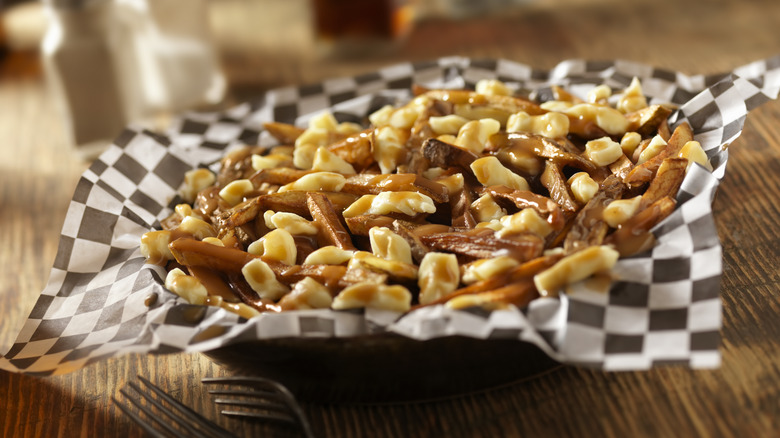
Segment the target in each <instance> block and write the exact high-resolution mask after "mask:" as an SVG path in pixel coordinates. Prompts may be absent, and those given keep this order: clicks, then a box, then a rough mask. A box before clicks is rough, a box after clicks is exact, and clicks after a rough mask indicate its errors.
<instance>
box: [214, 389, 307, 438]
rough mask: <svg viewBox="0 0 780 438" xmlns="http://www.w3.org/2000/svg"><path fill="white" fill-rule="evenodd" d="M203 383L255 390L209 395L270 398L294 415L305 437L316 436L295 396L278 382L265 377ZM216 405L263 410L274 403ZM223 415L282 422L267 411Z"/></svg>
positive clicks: (233, 401) (220, 401)
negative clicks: (279, 402) (238, 386)
mask: <svg viewBox="0 0 780 438" xmlns="http://www.w3.org/2000/svg"><path fill="white" fill-rule="evenodd" d="M201 381H202V382H203V383H205V384H207V385H210V384H223V385H243V386H248V387H250V388H252V389H253V390H251V391H247V390H231V389H223V390H209V393H210V394H213V395H238V396H249V397H258V398H265V399H269V398H270V399H272V400H275V401H281V402H282V403H283V406H284V407H286V408H287V409H289V411H291V414H292V415H291V417H290V418H291V419H292V420H293V422H297V423H298V424H299V425H300V427H301V429H303V432H304V434H305V436H306V437H308V438H313V437H314V434H313V433H312V431H311V426H310V425H309V422H308V420H307V419H306V415H305V414H304V413H303V409H301V406H300V405H299V404H298V402H297V401H296V400H295V396H293V394H292V393H291V392H290V390H289V389H287V387H285V386H284V385H282V384H281V383H279V382H276V381H274V380H271V379H266V378H263V377H206V378H203V379H201ZM268 388H270V389H271V391H269V390H268ZM215 403H218V404H229V405H234V406H244V407H260V408H262V409H270V408H269V407H267V406H268V405H269V404H272V403H265V404H263V403H262V402H260V403H256V402H253V401H247V400H241V399H217V400H215ZM276 406H279V405H276ZM222 414H223V415H227V416H232V417H249V418H263V419H277V420H281V419H280V418H279V417H278V416H272V415H271V414H272V413H271V412H267V411H266V412H250V411H228V410H223V411H222ZM288 421H289V420H288Z"/></svg>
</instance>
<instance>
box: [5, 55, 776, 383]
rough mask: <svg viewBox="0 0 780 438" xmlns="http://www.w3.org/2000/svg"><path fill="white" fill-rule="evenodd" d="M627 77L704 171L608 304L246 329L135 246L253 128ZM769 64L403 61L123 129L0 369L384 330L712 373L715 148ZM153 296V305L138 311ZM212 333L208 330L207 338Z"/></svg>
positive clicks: (755, 93) (580, 360)
mask: <svg viewBox="0 0 780 438" xmlns="http://www.w3.org/2000/svg"><path fill="white" fill-rule="evenodd" d="M634 76H636V77H638V78H639V79H641V81H642V86H643V91H644V92H645V94H646V95H647V97H648V98H649V100H650V102H672V103H675V104H678V105H679V110H678V111H676V112H675V113H674V114H672V116H671V117H670V122H671V123H672V124H673V125H674V124H676V123H679V122H681V121H682V120H687V121H689V122H690V123H691V125H692V126H693V128H694V130H695V132H696V133H697V135H696V138H697V140H699V141H700V142H701V143H702V145H703V146H704V148H705V150H706V151H707V153H708V155H709V156H710V158H711V163H712V164H713V166H714V167H715V172H714V173H713V174H710V173H709V172H707V171H705V170H703V169H702V168H699V167H696V168H694V170H693V171H692V172H689V174H688V176H687V177H686V180H685V182H684V184H683V187H682V189H681V191H680V194H679V201H681V206H680V207H679V208H678V209H677V210H676V211H675V213H674V214H673V215H672V216H670V217H669V218H668V219H667V220H665V221H664V222H663V223H662V224H660V225H659V226H658V227H657V229H656V230H655V233H656V236H657V239H658V245H657V246H656V247H655V248H654V249H653V250H652V251H650V252H648V253H646V254H642V255H639V256H635V257H631V258H626V259H621V260H620V261H619V262H618V264H617V267H616V268H615V270H614V274H615V276H616V278H617V281H615V282H614V283H613V286H612V288H611V289H610V290H609V291H608V293H604V292H603V291H601V292H600V291H597V290H591V289H592V288H593V287H594V285H593V284H589V283H582V284H578V285H575V287H573V288H572V289H571V290H569V291H568V292H567V293H566V294H564V295H562V296H561V298H560V299H549V298H545V299H539V300H536V301H534V302H532V303H531V305H530V306H529V307H528V309H525V310H524V311H518V310H504V311H496V312H492V313H487V312H484V311H455V310H451V309H446V308H444V307H442V306H439V307H429V308H423V309H420V310H418V311H415V312H412V313H410V314H407V315H405V316H404V317H402V318H400V319H397V317H398V315H396V314H392V313H388V312H382V311H376V310H371V309H368V310H365V311H363V310H360V311H341V312H337V311H330V310H311V311H298V312H288V313H283V314H265V315H261V316H260V317H257V318H253V319H252V320H249V321H246V320H243V319H241V318H239V317H237V316H236V315H234V314H232V313H229V312H226V311H224V310H222V309H218V308H213V307H210V308H202V307H197V306H192V305H189V304H187V303H184V302H182V300H181V299H179V298H177V297H176V296H175V295H173V294H171V293H169V292H167V291H166V290H165V289H164V287H163V286H162V281H163V278H164V272H163V271H162V269H161V268H159V267H156V266H152V265H147V264H145V263H144V259H143V257H142V256H141V255H140V251H139V240H140V237H141V235H142V234H143V233H145V232H146V231H149V230H150V229H152V228H155V227H157V226H159V221H160V220H161V219H162V218H164V217H166V216H167V215H169V214H170V212H171V207H172V206H173V205H175V204H176V203H178V202H180V199H179V198H178V195H177V189H178V187H179V186H180V184H181V182H182V180H183V175H184V172H186V171H187V170H189V169H192V168H194V167H198V166H208V165H213V164H214V163H216V162H217V161H218V160H219V158H220V157H221V156H222V155H223V154H224V152H225V150H227V149H229V148H231V147H234V146H237V145H241V144H261V145H271V144H273V140H272V139H271V137H270V136H269V135H267V133H265V132H263V128H262V126H263V123H265V122H268V121H272V120H277V121H283V122H289V123H295V124H298V125H301V126H305V124H306V122H307V120H308V119H309V118H310V117H312V115H314V114H316V113H318V112H321V111H323V110H331V111H333V112H334V114H335V115H336V118H337V119H338V120H340V121H354V122H364V121H365V118H366V116H367V115H368V114H370V113H371V112H372V111H374V110H376V109H378V108H380V107H381V106H383V105H385V104H388V103H390V104H393V103H399V102H404V101H406V100H408V99H410V98H411V94H410V91H409V87H410V86H411V85H412V84H420V85H425V86H428V87H434V88H468V87H473V86H474V85H475V84H476V82H477V81H479V80H480V79H485V78H497V79H500V80H502V81H504V82H506V83H507V84H509V86H510V87H513V88H515V89H517V90H522V91H529V92H533V93H534V94H535V95H537V96H538V97H539V98H542V99H543V98H544V96H545V95H549V87H550V86H551V85H554V84H557V85H563V86H566V87H567V88H568V89H570V90H572V91H573V92H574V93H575V94H578V95H581V96H584V95H585V94H586V93H587V91H588V90H590V89H591V88H592V87H594V86H595V85H599V84H607V85H609V86H610V87H612V88H613V89H614V90H616V92H620V90H621V89H623V88H625V87H626V86H628V84H629V83H630V82H631V79H632V78H633V77H634ZM778 90H780V57H777V58H772V59H769V60H764V61H758V62H755V63H752V64H749V65H746V66H744V67H740V68H739V69H736V70H735V71H734V72H733V73H729V74H724V75H712V76H685V75H683V74H680V73H675V72H670V71H666V70H660V69H656V68H653V67H650V66H646V65H642V64H637V63H632V62H625V61H610V62H592V61H582V60H570V61H565V62H562V63H561V64H559V65H558V66H556V67H555V68H554V69H552V70H550V71H541V70H537V69H533V68H531V67H529V66H526V65H523V64H519V63H516V62H512V61H507V60H472V59H467V58H457V57H454V58H441V59H438V60H434V61H431V62H423V63H414V64H412V63H405V64H398V65H393V66H390V67H387V68H383V69H381V70H379V71H377V72H373V73H368V74H362V75H359V76H355V77H351V78H338V79H332V80H328V81H325V82H323V83H321V84H314V85H308V86H302V87H288V88H282V89H278V90H274V91H271V92H269V93H267V94H266V95H265V96H264V97H263V98H262V99H261V100H259V101H257V102H250V103H246V104H243V105H240V106H237V107H235V108H233V109H231V110H229V111H225V112H221V113H208V114H204V113H194V114H187V115H184V116H182V117H181V118H180V119H179V120H178V121H177V122H176V123H175V124H174V128H173V129H171V130H170V131H169V132H167V133H166V134H165V135H158V134H154V133H151V132H147V131H143V130H139V129H134V128H132V127H131V128H128V129H127V130H125V131H124V132H123V133H122V134H121V135H120V136H119V137H118V138H117V140H116V141H115V143H114V145H112V146H111V147H110V148H109V149H108V150H107V151H106V152H105V153H104V154H102V155H101V156H100V158H99V159H98V160H96V161H95V162H94V163H93V165H92V166H91V167H90V168H89V169H88V170H87V171H86V172H85V173H84V175H83V176H82V178H81V180H80V181H79V183H78V186H77V187H76V190H75V193H74V196H73V200H72V201H71V204H70V207H69V210H68V215H67V218H66V220H65V224H64V225H63V229H62V237H61V241H60V247H59V250H58V254H57V257H56V260H55V262H54V266H53V268H52V271H51V276H50V281H49V284H48V285H47V287H46V288H45V290H44V291H43V292H42V293H41V296H40V298H39V299H38V302H37V303H36V305H35V307H34V308H33V310H32V312H31V314H30V316H29V318H28V319H27V321H26V323H25V325H24V327H23V329H22V330H21V332H20V333H19V335H18V338H17V340H16V342H15V343H14V344H13V346H12V347H11V348H10V350H9V351H8V352H7V353H6V354H5V355H4V356H3V357H0V369H5V370H10V371H14V372H24V373H28V374H34V375H51V374H55V373H57V374H58V373H65V372H68V371H72V370H75V369H78V368H81V367H83V366H86V365H88V364H90V363H93V362H95V361H99V360H102V359H105V358H108V357H113V356H117V355H121V354H126V353H130V352H146V353H167V352H178V351H206V350H209V349H213V348H216V347H219V346H222V345H227V344H231V343H237V342H241V341H246V340H252V339H267V338H277V337H288V336H310V337H332V336H354V335H360V334H367V333H375V332H381V331H392V332H395V333H400V334H403V335H406V336H410V337H412V338H416V339H430V338H434V337H439V336H448V335H455V334H459V335H466V336H471V337H476V338H484V339H518V340H522V341H527V342H531V343H534V344H536V345H538V346H539V347H541V348H542V349H543V350H544V351H546V352H547V353H548V354H549V355H550V356H551V357H553V358H555V359H557V360H559V361H562V362H566V363H570V364H582V365H590V366H596V367H601V368H603V369H607V370H618V369H647V368H650V367H652V366H654V365H656V364H662V363H684V364H687V365H689V366H691V367H694V368H698V367H714V366H717V365H718V364H719V361H720V355H719V352H718V347H719V328H720V324H721V309H720V299H719V278H720V274H721V247H720V244H719V242H718V238H717V234H716V231H715V226H714V222H713V217H712V212H711V208H710V206H711V201H712V197H713V196H714V192H715V190H716V188H717V185H718V182H719V180H720V179H721V178H722V176H723V174H724V172H725V164H726V160H727V158H728V157H727V150H726V149H725V148H723V146H724V145H727V144H728V143H730V142H731V141H733V140H734V139H735V138H737V137H738V136H739V134H740V133H741V130H742V126H743V124H744V120H745V116H746V115H747V114H748V112H749V111H750V110H751V109H753V108H755V107H756V106H758V105H760V104H761V103H763V102H765V101H767V100H769V99H774V98H776V97H777V94H778ZM151 294H157V296H158V301H157V303H156V304H155V305H154V306H152V307H151V308H149V307H147V306H146V305H145V304H144V301H145V300H146V298H147V297H148V296H150V295H151ZM205 328H209V330H207V331H206V330H205Z"/></svg>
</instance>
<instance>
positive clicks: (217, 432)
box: [128, 376, 233, 437]
mask: <svg viewBox="0 0 780 438" xmlns="http://www.w3.org/2000/svg"><path fill="white" fill-rule="evenodd" d="M138 379H139V380H141V382H143V384H144V385H146V386H147V387H148V388H149V389H151V390H152V391H154V393H155V394H157V395H158V396H159V397H160V398H161V399H163V400H165V401H166V402H168V403H170V404H171V406H172V407H173V408H174V409H175V410H176V411H177V412H179V413H180V414H181V415H182V416H184V418H185V419H186V420H187V421H184V420H182V419H181V417H178V416H177V415H175V414H173V415H171V414H169V416H170V417H171V418H172V419H173V420H174V421H176V422H177V423H178V424H180V425H181V426H182V427H184V428H185V429H187V430H189V431H191V432H192V433H194V434H195V435H197V436H203V437H208V436H209V435H210V436H219V437H225V436H233V435H232V434H230V433H229V432H227V431H226V430H225V429H223V428H221V427H219V426H218V425H216V424H215V423H213V422H212V421H210V420H209V419H207V418H205V417H204V416H202V415H200V414H199V413H197V412H195V411H194V410H193V409H191V408H189V407H188V406H185V405H184V404H182V403H181V402H179V401H178V400H176V399H175V398H173V397H171V396H170V395H168V394H167V393H166V392H165V391H163V390H162V389H160V388H159V387H158V386H157V385H155V384H153V383H152V382H150V381H149V380H148V379H146V378H144V377H143V376H138ZM128 383H130V384H131V385H133V386H137V385H135V384H133V382H128ZM136 391H139V389H138V388H136ZM139 393H140V394H141V395H142V396H143V397H144V398H145V399H147V400H149V401H150V402H152V404H154V405H155V406H156V407H157V408H158V409H161V410H163V411H165V410H166V409H165V407H164V406H163V405H162V404H161V403H160V402H159V401H157V400H154V399H152V398H151V397H149V396H148V395H147V394H145V393H142V392H141V391H139ZM193 423H195V424H199V425H201V426H202V427H204V428H205V431H201V430H200V429H198V428H195V427H194V426H192V424H193ZM204 432H211V433H210V434H209V435H204Z"/></svg>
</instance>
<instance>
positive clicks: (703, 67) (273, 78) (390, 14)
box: [0, 0, 780, 160]
mask: <svg viewBox="0 0 780 438" xmlns="http://www.w3.org/2000/svg"><path fill="white" fill-rule="evenodd" d="M0 18H2V19H1V20H0V50H1V52H0V53H2V55H0V56H2V67H1V68H2V73H3V74H2V76H0V81H4V82H5V83H8V82H9V81H11V78H17V79H18V78H20V77H24V78H26V79H25V80H30V81H38V82H36V83H37V84H38V85H44V86H45V88H44V89H42V90H41V92H43V93H46V94H45V95H46V96H47V99H50V103H51V104H52V105H53V108H56V111H57V113H58V114H59V115H58V117H59V120H61V122H62V126H63V130H64V137H65V138H66V139H67V141H68V143H70V144H71V149H73V150H75V151H76V152H77V154H78V155H79V157H81V158H82V159H85V160H88V159H90V158H92V157H94V156H95V155H96V154H97V153H99V152H100V151H101V150H102V148H103V147H104V146H105V144H106V143H107V142H108V141H110V140H111V139H113V137H115V136H116V134H117V133H118V132H120V131H121V128H122V127H123V126H125V125H126V124H128V123H143V124H145V125H148V126H150V127H155V128H161V127H164V126H165V123H166V121H167V120H169V119H170V116H171V115H172V114H176V113H179V112H181V111H184V110H189V109H209V108H219V107H225V106H229V105H232V104H234V103H237V102H241V101H244V100H247V99H252V98H255V97H258V96H260V95H261V94H262V93H263V92H264V91H266V90H268V89H269V88H273V87H279V86H284V85H293V84H306V83H312V82H317V81H320V80H323V79H325V78H330V77H335V76H342V75H350V76H351V75H356V74H360V73H364V72H368V71H372V70H375V69H377V68H379V67H381V66H385V65H388V64H392V63H394V62H400V61H419V60H426V59H433V58H437V57H440V56H450V55H462V56H470V57H477V58H484V57H489V58H510V59H512V60H515V61H519V62H523V63H526V64H529V65H532V66H534V67H537V68H543V69H545V68H551V67H553V66H554V65H555V64H557V63H558V62H560V61H561V60H565V59H568V58H575V57H576V58H586V59H594V60H605V59H609V60H612V59H628V60H632V61H640V62H644V63H647V64H651V65H654V66H657V67H664V68H668V69H673V70H678V71H683V72H686V73H691V74H695V73H705V74H706V73H717V72H720V71H727V70H730V69H733V68H734V67H737V66H739V65H741V64H743V63H747V62H750V61H753V60H756V59H760V58H763V57H768V56H771V55H773V54H776V53H778V52H780V43H779V42H778V40H777V38H776V35H775V34H774V32H772V31H771V30H772V29H775V28H776V26H777V24H778V23H780V3H779V2H777V1H775V0H746V1H740V2H735V1H730V0H692V1H687V2H675V1H671V0H633V1H628V2H626V1H616V0H482V1H480V0H41V1H31V0H27V1H23V0H3V3H2V6H0ZM745 32H750V33H752V34H753V36H752V37H751V45H750V47H749V48H747V47H744V44H742V43H741V41H742V40H741V39H740V37H739V36H740V35H742V34H744V33H745ZM757 32H763V33H764V35H762V36H756V35H755V34H756V33H757ZM672 34H673V35H675V37H674V38H675V39H674V41H673V43H674V44H678V45H683V46H684V47H685V49H683V50H680V48H679V47H677V48H676V49H677V50H676V51H675V53H681V52H683V53H685V56H679V55H678V56H673V57H668V56H665V54H666V52H667V51H666V50H664V49H663V47H661V46H662V45H664V44H670V40H669V38H666V37H665V35H672ZM17 85H18V84H17Z"/></svg>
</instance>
